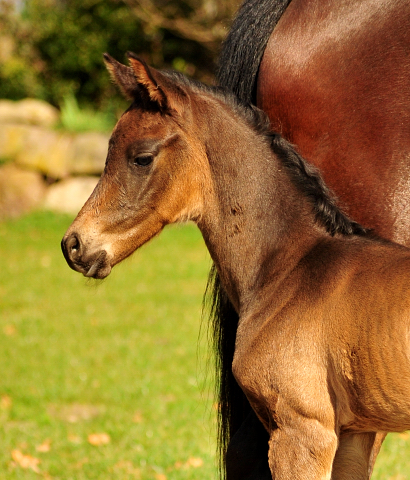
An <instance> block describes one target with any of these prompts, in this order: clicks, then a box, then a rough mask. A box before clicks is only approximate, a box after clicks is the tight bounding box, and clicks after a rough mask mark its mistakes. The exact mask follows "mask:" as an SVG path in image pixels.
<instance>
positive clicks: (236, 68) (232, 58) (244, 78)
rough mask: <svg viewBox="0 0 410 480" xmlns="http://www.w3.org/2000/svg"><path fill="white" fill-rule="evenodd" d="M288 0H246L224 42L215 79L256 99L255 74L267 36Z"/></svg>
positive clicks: (247, 99) (244, 97)
mask: <svg viewBox="0 0 410 480" xmlns="http://www.w3.org/2000/svg"><path fill="white" fill-rule="evenodd" d="M290 2H291V0H245V2H244V3H243V5H242V6H241V8H240V9H239V11H238V13H237V16H236V18H235V20H234V22H233V25H232V28H231V30H230V32H229V34H228V36H227V38H226V40H225V42H224V44H223V47H222V52H221V55H220V58H219V69H218V82H219V85H221V86H222V87H226V88H228V89H229V90H231V91H232V92H234V93H235V94H236V95H237V96H238V97H239V98H240V99H241V100H242V101H244V102H246V103H255V93H256V91H255V90H256V77H257V74H258V69H259V65H260V62H261V60H262V55H263V52H264V51H265V47H266V44H267V43H268V40H269V37H270V35H271V33H272V31H273V29H274V28H275V26H276V24H277V23H278V21H279V19H280V17H281V16H282V14H283V12H284V11H285V10H286V7H287V6H288V5H289V3H290Z"/></svg>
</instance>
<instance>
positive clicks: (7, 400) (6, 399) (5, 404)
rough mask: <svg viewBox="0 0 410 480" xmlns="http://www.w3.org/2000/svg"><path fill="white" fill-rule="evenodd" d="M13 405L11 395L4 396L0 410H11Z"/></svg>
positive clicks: (0, 401)
mask: <svg viewBox="0 0 410 480" xmlns="http://www.w3.org/2000/svg"><path fill="white" fill-rule="evenodd" d="M12 404H13V401H12V400H11V397H10V396H9V395H2V396H1V397H0V408H1V409H2V410H9V409H10V408H11V406H12Z"/></svg>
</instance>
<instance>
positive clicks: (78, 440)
mask: <svg viewBox="0 0 410 480" xmlns="http://www.w3.org/2000/svg"><path fill="white" fill-rule="evenodd" d="M67 440H68V441H69V442H71V443H75V444H77V445H79V444H80V443H82V441H83V440H82V438H81V437H79V436H78V435H73V434H71V433H70V434H69V435H68V436H67Z"/></svg>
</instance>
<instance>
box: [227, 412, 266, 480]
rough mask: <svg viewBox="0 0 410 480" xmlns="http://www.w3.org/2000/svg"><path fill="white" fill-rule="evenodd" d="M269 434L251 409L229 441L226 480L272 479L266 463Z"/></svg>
mask: <svg viewBox="0 0 410 480" xmlns="http://www.w3.org/2000/svg"><path fill="white" fill-rule="evenodd" d="M268 442H269V434H268V432H267V431H266V430H265V427H264V426H263V425H262V423H261V421H260V420H259V418H258V417H257V416H256V413H255V412H254V411H253V410H251V411H250V412H249V415H248V416H247V417H246V419H245V421H244V422H243V424H242V425H241V427H240V428H239V430H238V431H237V432H236V433H235V435H234V436H233V437H232V439H231V441H230V442H229V446H228V450H227V452H226V480H272V476H271V473H270V470H269V465H268Z"/></svg>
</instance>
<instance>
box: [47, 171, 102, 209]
mask: <svg viewBox="0 0 410 480" xmlns="http://www.w3.org/2000/svg"><path fill="white" fill-rule="evenodd" d="M97 182H98V178H97V177H85V176H84V177H70V178H67V179H65V180H62V181H61V182H57V183H55V184H53V185H51V186H50V187H49V188H48V191H47V194H46V197H45V200H44V203H43V206H44V208H46V209H47V210H53V211H56V212H62V213H69V214H72V215H76V214H77V213H78V212H79V211H80V210H81V207H82V206H83V205H84V203H85V202H86V201H87V200H88V197H89V196H90V195H91V193H92V191H93V190H94V188H95V186H96V185H97Z"/></svg>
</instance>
